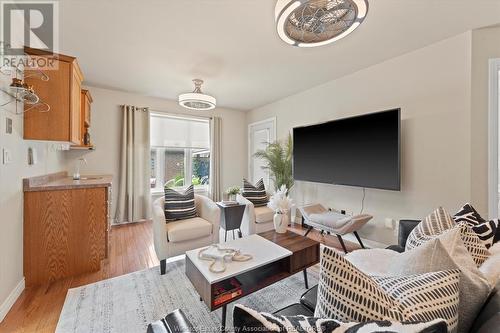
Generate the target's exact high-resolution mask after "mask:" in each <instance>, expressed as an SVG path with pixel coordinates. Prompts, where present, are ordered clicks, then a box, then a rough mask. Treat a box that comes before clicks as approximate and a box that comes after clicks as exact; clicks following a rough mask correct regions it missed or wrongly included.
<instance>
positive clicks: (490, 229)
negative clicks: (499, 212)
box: [453, 203, 498, 248]
mask: <svg viewBox="0 0 500 333" xmlns="http://www.w3.org/2000/svg"><path fill="white" fill-rule="evenodd" d="M453 218H454V219H455V221H456V222H465V223H467V224H468V225H469V226H470V227H471V228H472V230H474V232H475V233H476V234H477V235H478V237H479V239H481V240H482V241H483V242H484V245H485V246H486V248H489V247H490V246H491V245H493V242H494V240H495V235H496V232H497V228H498V220H497V219H495V220H490V221H486V220H485V219H483V218H482V217H481V215H479V213H478V212H477V210H476V209H474V207H472V205H471V204H470V203H466V204H465V205H464V206H463V207H462V208H460V210H459V211H458V213H456V214H455V216H454V217H453Z"/></svg>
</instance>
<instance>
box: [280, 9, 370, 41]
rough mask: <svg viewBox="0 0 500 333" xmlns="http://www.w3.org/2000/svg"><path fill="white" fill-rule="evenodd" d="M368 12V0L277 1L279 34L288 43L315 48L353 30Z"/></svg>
mask: <svg viewBox="0 0 500 333" xmlns="http://www.w3.org/2000/svg"><path fill="white" fill-rule="evenodd" d="M367 13H368V0H278V2H277V3H276V7H275V20H276V29H277V32H278V36H279V37H280V38H281V39H282V40H283V41H284V42H285V43H287V44H290V45H293V46H298V47H316V46H322V45H326V44H330V43H333V42H335V41H337V40H339V39H342V38H344V37H346V36H347V35H349V34H350V33H352V32H353V31H354V30H355V29H356V28H357V27H359V25H360V24H361V23H362V22H363V20H364V19H365V17H366V14H367Z"/></svg>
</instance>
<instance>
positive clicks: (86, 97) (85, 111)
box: [79, 89, 92, 147]
mask: <svg viewBox="0 0 500 333" xmlns="http://www.w3.org/2000/svg"><path fill="white" fill-rule="evenodd" d="M80 103H81V105H80V117H81V119H82V120H81V122H80V136H81V141H80V145H79V146H80V147H91V144H90V145H88V144H87V145H86V144H85V142H84V141H85V140H84V137H85V133H86V132H87V131H88V130H89V127H90V110H91V105H92V96H91V95H90V91H88V90H87V89H82V90H81V98H80Z"/></svg>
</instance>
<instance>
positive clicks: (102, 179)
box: [23, 172, 113, 192]
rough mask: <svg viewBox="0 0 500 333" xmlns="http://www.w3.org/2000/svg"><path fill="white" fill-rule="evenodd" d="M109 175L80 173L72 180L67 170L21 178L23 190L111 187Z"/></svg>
mask: <svg viewBox="0 0 500 333" xmlns="http://www.w3.org/2000/svg"><path fill="white" fill-rule="evenodd" d="M112 180H113V177H112V176H111V175H82V176H81V179H80V180H73V177H69V176H68V173H67V172H57V173H52V174H48V175H43V176H36V177H31V178H25V179H23V189H24V192H33V191H54V190H71V189H79V188H95V187H111V183H112Z"/></svg>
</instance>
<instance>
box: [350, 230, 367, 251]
mask: <svg viewBox="0 0 500 333" xmlns="http://www.w3.org/2000/svg"><path fill="white" fill-rule="evenodd" d="M353 234H354V236H356V239H357V240H358V242H359V245H361V248H363V249H365V246H364V245H363V242H362V241H361V237H359V235H358V232H357V231H354V232H353Z"/></svg>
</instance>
